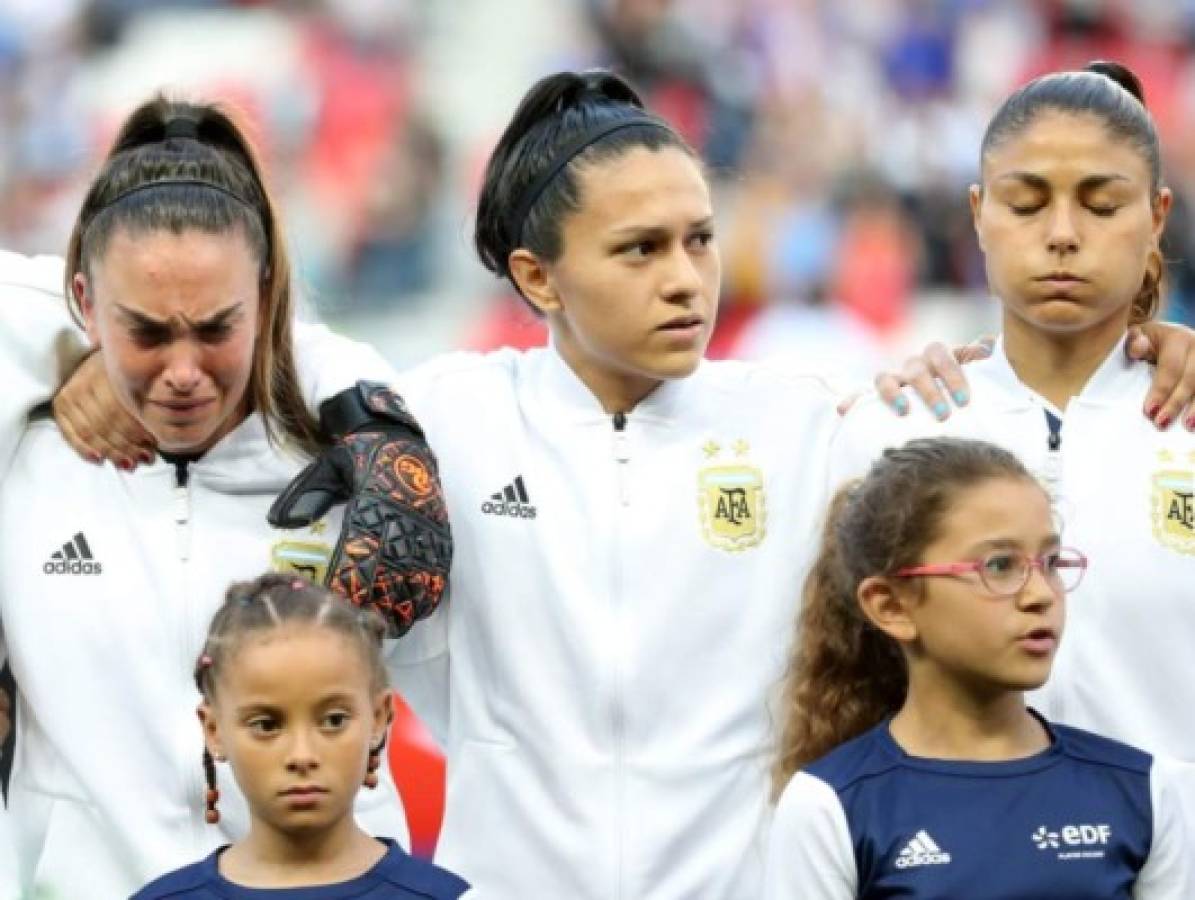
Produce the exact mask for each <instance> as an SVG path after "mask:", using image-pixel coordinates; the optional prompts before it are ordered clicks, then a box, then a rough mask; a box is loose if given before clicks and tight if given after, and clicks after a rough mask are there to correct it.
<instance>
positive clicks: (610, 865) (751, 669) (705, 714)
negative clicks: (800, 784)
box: [399, 348, 837, 900]
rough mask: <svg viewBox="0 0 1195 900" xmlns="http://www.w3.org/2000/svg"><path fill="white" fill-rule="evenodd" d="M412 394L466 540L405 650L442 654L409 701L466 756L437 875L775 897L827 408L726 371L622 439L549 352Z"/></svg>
mask: <svg viewBox="0 0 1195 900" xmlns="http://www.w3.org/2000/svg"><path fill="white" fill-rule="evenodd" d="M399 388H400V390H401V391H402V392H403V395H404V396H405V397H406V399H407V401H408V403H409V404H410V406H411V409H412V411H413V412H414V413H415V415H416V417H417V418H418V419H419V420H420V422H421V423H422V424H423V426H424V428H425V429H426V430H427V433H428V437H429V440H430V442H431V444H432V446H433V448H434V449H435V451H436V454H437V455H438V457H439V460H440V471H441V475H442V478H443V482H444V486H445V493H446V495H447V497H448V506H449V513H450V516H451V520H452V528H453V533H454V536H455V540H456V557H455V560H454V564H453V570H452V580H451V592H452V596H451V599H450V600H449V602H448V603H447V604H445V606H443V607H442V608H441V611H439V612H438V613H437V614H436V616H434V617H433V619H432V620H431V622H430V623H429V624H430V625H431V626H432V627H428V628H426V629H425V630H424V631H423V632H422V634H420V635H418V638H419V640H420V642H421V643H422V646H421V647H420V646H419V645H417V644H416V643H415V642H411V643H409V644H407V645H406V647H403V648H400V651H405V652H408V653H412V652H416V651H417V652H420V653H423V654H424V664H423V665H422V666H414V667H412V668H411V669H410V670H408V671H407V672H406V673H404V674H403V675H401V676H400V677H401V679H402V680H401V682H400V683H401V685H402V689H403V692H404V694H405V695H406V697H407V699H408V700H409V701H411V702H412V703H413V705H414V706H415V708H416V710H417V711H418V712H419V713H420V714H422V715H423V716H424V718H425V720H427V721H429V723H431V724H432V725H433V727H437V726H438V727H439V728H440V729H441V731H442V732H443V731H444V730H446V734H447V738H446V740H447V756H448V796H447V810H446V816H445V821H444V826H443V831H442V834H441V838H440V844H439V849H438V851H437V861H438V862H440V863H441V864H442V865H445V866H447V867H448V868H450V869H452V870H454V871H457V872H459V873H460V874H461V875H462V876H463V877H464V878H466V879H468V880H469V881H470V882H471V883H472V884H473V885H474V886H475V887H476V889H477V890H478V892H479V893H480V894H482V895H484V896H485V897H487V898H497V900H527V898H536V900H539V898H545V900H546V898H553V900H555V898H569V900H681V898H686V900H693V898H701V900H754V898H756V897H758V896H760V893H761V876H762V867H763V854H764V849H765V847H764V837H765V835H764V833H763V828H764V826H765V825H766V819H767V804H766V794H767V787H766V773H767V768H768V766H769V764H770V762H771V758H770V739H771V734H772V726H771V718H770V716H769V710H768V706H767V698H768V695H769V692H770V691H771V690H772V689H773V688H774V687H775V686H776V683H777V682H778V681H779V679H780V676H781V671H782V665H783V661H784V653H785V649H786V647H787V645H788V644H789V640H790V637H791V634H792V628H793V620H794V613H795V610H796V607H797V602H798V595H799V591H800V586H801V577H802V576H803V574H804V572H805V570H806V568H807V566H808V565H809V563H810V559H811V554H812V553H813V551H814V550H815V548H816V540H815V536H816V532H817V527H818V522H819V520H820V518H821V515H822V510H823V507H824V504H825V500H826V493H825V485H826V478H827V475H826V473H827V467H828V459H827V450H828V448H829V443H830V438H831V435H832V432H833V431H834V429H835V428H836V427H837V416H836V414H835V410H834V399H833V396H832V395H831V394H830V392H829V391H828V390H826V389H825V387H824V386H823V385H822V384H821V383H820V382H818V381H815V380H813V379H810V378H797V377H790V376H785V375H783V374H780V373H778V372H776V371H775V370H774V369H771V368H769V367H765V366H760V365H751V364H742V363H730V362H726V363H708V362H707V363H703V364H702V365H701V366H700V368H699V369H698V370H697V372H696V373H695V374H694V375H692V376H691V377H689V378H686V379H683V380H681V381H676V382H668V383H665V384H664V385H662V386H661V387H660V388H659V389H657V390H656V391H655V392H654V393H652V394H651V395H650V396H648V397H647V398H646V399H645V400H644V401H643V402H641V403H640V404H639V405H638V406H637V407H636V408H635V410H634V411H633V412H631V413H630V414H629V415H628V416H627V417H626V422H625V428H624V430H623V431H621V432H619V431H617V430H616V429H615V426H614V421H613V419H612V418H611V416H609V415H607V414H605V413H604V412H603V411H602V410H601V408H600V406H599V404H598V402H597V400H596V399H595V398H594V396H593V395H592V394H591V393H590V392H589V390H588V389H586V388H585V386H584V385H583V384H582V383H581V382H580V381H579V380H578V379H577V377H576V376H575V375H574V374H573V372H572V370H571V369H569V368H568V367H567V365H566V364H565V363H564V362H563V361H562V360H561V359H560V357H559V356H558V355H557V354H556V352H555V351H554V350H552V349H548V348H545V349H540V350H533V351H530V352H527V353H516V352H513V351H499V352H496V353H492V354H487V355H482V356H477V355H470V354H456V355H452V356H449V357H446V358H442V359H440V360H436V361H433V362H432V363H430V364H428V365H427V366H425V367H423V368H420V369H417V370H415V371H413V372H411V373H408V374H407V375H405V376H403V377H401V378H400V380H399ZM436 629H441V630H442V633H443V636H444V640H445V645H444V647H442V648H440V652H441V654H442V655H441V656H439V657H438V658H437V657H435V653H436V647H435V646H434V643H435V642H434V639H433V638H434V635H435V634H436ZM413 635H414V633H413ZM401 643H402V642H400V644H401ZM445 670H448V671H450V675H449V676H448V678H447V685H446V686H445V684H444V683H443V682H440V681H438V680H437V679H438V677H443V676H444V674H445ZM437 688H439V689H440V693H439V694H438V695H437Z"/></svg>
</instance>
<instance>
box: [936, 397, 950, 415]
mask: <svg viewBox="0 0 1195 900" xmlns="http://www.w3.org/2000/svg"><path fill="white" fill-rule="evenodd" d="M948 412H950V410H949V409H947V408H946V404H945V402H943V401H941V400H939V401H938V402H937V403H935V404H934V415H935V416H937V417H938V418H939V419H945V418H946V414H947V413H948Z"/></svg>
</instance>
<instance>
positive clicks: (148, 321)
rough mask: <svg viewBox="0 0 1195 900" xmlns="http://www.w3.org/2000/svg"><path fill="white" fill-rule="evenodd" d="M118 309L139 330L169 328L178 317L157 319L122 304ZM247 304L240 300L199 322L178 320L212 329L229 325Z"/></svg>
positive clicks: (180, 316)
mask: <svg viewBox="0 0 1195 900" xmlns="http://www.w3.org/2000/svg"><path fill="white" fill-rule="evenodd" d="M116 308H117V309H118V310H119V311H120V314H121V315H122V316H123V317H124V318H125V319H126V320H128V321H129V322H131V323H132V324H133V325H135V326H136V327H138V328H147V329H156V328H169V327H170V326H171V324H172V320H173V319H174V318H176V317H174V316H172V317H171V318H170V319H156V318H154V317H153V316H148V315H146V314H145V313H143V312H139V311H137V310H135V309H130V308H129V307H127V306H125V305H124V304H122V303H117V304H116ZM244 308H245V304H244V303H242V302H241V301H240V300H238V301H236V302H235V303H233V304H231V305H229V306H226V307H225V308H224V309H221V310H218V311H216V312H214V313H212V314H211V315H210V316H208V317H207V318H206V319H200V320H199V321H198V322H191V321H189V320H188V319H187V317H186V316H182V315H179V316H177V318H179V319H181V320H182V321H183V322H184V323H185V324H187V325H189V326H190V327H191V328H212V327H217V326H220V325H225V324H227V323H228V322H229V321H230V320H232V319H234V318H235V317H236V316H237V315H238V314H239V313H241V312H243V311H244Z"/></svg>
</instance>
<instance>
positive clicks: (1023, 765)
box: [764, 438, 1193, 900]
mask: <svg viewBox="0 0 1195 900" xmlns="http://www.w3.org/2000/svg"><path fill="white" fill-rule="evenodd" d="M1086 567H1087V560H1086V558H1085V557H1084V556H1083V555H1082V554H1081V553H1080V552H1079V551H1077V550H1072V549H1069V548H1065V547H1063V546H1062V545H1061V544H1060V537H1059V535H1058V533H1057V531H1056V528H1055V525H1054V516H1053V511H1052V509H1051V506H1050V500H1049V496H1048V495H1047V493H1046V491H1045V490H1044V489H1043V488H1042V486H1041V485H1040V484H1039V483H1038V482H1037V481H1036V480H1035V479H1034V478H1032V477H1031V476H1030V475H1029V474H1028V472H1027V471H1026V469H1025V468H1024V466H1023V465H1022V464H1021V463H1020V462H1019V461H1018V460H1017V458H1016V457H1015V456H1014V455H1013V454H1011V453H1009V452H1008V451H1006V450H1003V449H1000V448H998V447H996V446H995V445H992V444H988V443H984V442H981V441H972V440H965V439H960V438H934V439H921V440H914V441H910V442H909V443H907V444H905V445H904V446H902V447H899V448H892V449H888V450H886V451H885V452H884V455H883V457H882V458H881V459H880V460H878V461H877V462H876V463H875V464H874V465H873V466H872V468H871V470H870V472H869V473H868V474H867V476H866V478H864V479H862V481H860V482H855V483H851V484H848V485H847V486H846V487H844V488H842V489H841V490H840V491H839V492H838V494H837V495H836V497H835V499H834V500H833V502H832V504H831V507H830V512H829V519H828V522H827V523H826V526H825V530H824V534H823V538H822V544H821V549H820V552H819V554H818V558H817V560H816V561H815V563H814V565H813V568H812V570H811V572H810V574H809V577H808V579H807V580H806V582H805V591H804V597H803V608H802V611H801V614H800V616H799V621H798V628H797V637H796V641H795V643H794V650H793V656H792V659H791V660H790V663H789V669H788V674H787V676H786V679H785V682H784V691H783V699H782V715H783V726H782V731H781V738H780V746H779V755H778V757H777V760H776V763H775V766H774V769H773V790H774V792H775V793H776V794H779V802H778V805H777V810H776V816H775V821H774V825H773V829H772V833H771V835H770V840H769V848H768V858H767V872H766V876H765V883H766V889H765V894H764V895H765V897H767V898H768V900H781V898H797V897H817V898H819V900H838V898H842V900H848V898H886V897H917V898H947V897H952V898H957V897H966V898H968V900H988V898H991V900H996V898H1009V897H1046V896H1048V897H1054V898H1072V897H1073V898H1080V897H1107V898H1112V897H1136V898H1151V900H1158V898H1168V900H1180V898H1189V897H1191V896H1193V894H1192V893H1191V892H1192V890H1193V888H1192V885H1191V882H1190V878H1191V870H1190V852H1189V850H1190V841H1191V838H1190V837H1189V836H1188V834H1187V831H1186V826H1185V823H1184V822H1183V819H1182V808H1181V805H1180V803H1179V798H1178V796H1177V791H1176V784H1175V783H1174V780H1173V779H1174V775H1173V768H1172V765H1173V764H1170V763H1164V762H1162V761H1161V760H1156V759H1154V758H1152V757H1151V756H1150V755H1149V754H1147V753H1144V752H1142V751H1140V750H1137V749H1134V748H1132V747H1129V746H1127V745H1124V744H1120V743H1118V742H1115V741H1112V740H1109V739H1107V738H1103V737H1098V736H1096V735H1094V734H1091V733H1088V732H1085V731H1080V730H1078V729H1075V728H1070V727H1067V726H1064V725H1058V724H1055V723H1051V722H1047V721H1046V720H1045V719H1044V718H1043V717H1042V716H1040V715H1039V714H1037V713H1036V712H1034V711H1033V710H1031V709H1029V708H1028V707H1027V706H1026V705H1025V699H1024V694H1023V692H1024V691H1027V690H1030V689H1033V688H1037V687H1040V686H1041V685H1042V683H1043V682H1045V680H1046V678H1047V676H1048V675H1049V672H1050V665H1051V662H1052V660H1053V657H1054V652H1055V649H1056V648H1057V646H1058V641H1059V638H1060V636H1061V633H1062V626H1063V621H1064V617H1065V616H1064V612H1065V596H1066V593H1067V591H1069V590H1071V589H1072V588H1074V587H1075V586H1076V585H1077V584H1078V583H1079V581H1080V580H1081V578H1082V576H1083V573H1084V571H1085V570H1086Z"/></svg>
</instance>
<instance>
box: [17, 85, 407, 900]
mask: <svg viewBox="0 0 1195 900" xmlns="http://www.w3.org/2000/svg"><path fill="white" fill-rule="evenodd" d="M67 272H68V273H69V281H70V288H71V296H72V304H73V307H74V310H73V311H74V312H75V313H76V314H77V315H78V317H79V318H80V319H81V321H82V322H83V323H84V324H85V328H86V332H87V335H88V337H89V338H90V340H91V342H92V344H93V345H94V346H97V347H101V348H102V351H103V352H102V354H97V355H98V356H100V357H101V359H102V361H103V364H104V366H105V369H106V372H107V375H108V379H109V382H110V383H111V385H112V387H113V389H114V391H115V394H116V396H117V398H118V400H119V404H120V407H121V409H122V410H123V411H124V412H125V413H127V414H131V416H132V417H133V418H134V419H135V420H136V421H137V423H138V424H139V425H140V427H142V428H144V429H145V430H146V431H147V432H148V433H149V434H150V435H152V437H153V438H154V439H155V440H156V442H157V445H158V447H159V448H160V450H161V454H162V459H161V460H159V461H157V462H156V463H154V464H153V465H149V466H144V467H142V468H140V469H139V470H137V471H128V470H127V469H122V468H117V467H115V466H102V467H100V466H93V465H89V464H88V463H86V462H84V461H83V460H81V459H79V458H78V457H77V456H76V455H75V453H74V451H73V450H72V449H71V447H70V446H69V445H68V444H67V442H66V440H65V438H64V437H63V435H62V433H61V432H60V431H59V429H58V428H57V427H56V425H55V423H54V422H53V421H52V420H50V419H49V418H48V417H41V418H40V419H36V418H35V419H33V420H31V421H29V422H28V423H27V424H26V425H25V427H24V431H23V433H22V434H21V438H20V443H19V445H18V447H17V449H16V452H15V457H14V460H13V462H12V465H11V468H10V469H9V470H8V473H7V476H6V477H5V480H4V485H3V490H2V491H0V520H2V521H3V526H2V527H0V560H2V562H0V623H2V624H0V635H2V643H0V659H3V657H4V654H5V652H7V657H8V661H9V662H10V663H11V665H12V669H13V672H14V673H15V676H16V680H17V684H18V694H17V697H18V699H17V709H16V711H17V716H16V719H17V742H16V755H15V764H14V767H13V777H12V783H11V786H10V792H9V797H8V801H9V804H8V810H7V820H6V825H7V828H8V829H9V830H10V831H11V832H13V840H14V842H15V845H16V850H17V857H18V861H17V870H18V873H19V877H20V881H21V890H22V891H23V893H22V894H21V896H34V895H36V896H43V895H44V896H54V897H71V898H83V897H87V898H94V900H116V898H125V897H128V896H129V894H130V893H132V892H133V891H135V890H136V889H137V888H138V887H140V886H141V885H143V884H145V883H146V882H147V881H149V880H150V879H151V878H154V877H156V876H158V875H160V874H161V873H163V872H165V871H167V870H169V869H172V868H176V867H178V866H179V865H181V864H183V863H186V862H189V861H191V860H194V859H196V858H198V857H200V856H204V855H206V854H207V853H208V852H210V851H211V850H213V849H215V848H216V847H217V846H219V845H221V844H225V843H228V842H229V841H230V840H233V839H235V838H237V837H239V836H240V835H242V834H243V833H244V831H245V829H246V827H247V824H248V818H247V811H246V806H245V802H244V800H243V798H242V796H241V794H240V792H239V791H238V790H237V788H236V786H235V784H234V783H232V781H231V779H229V778H228V777H227V775H226V773H223V772H222V773H221V778H220V790H221V792H222V794H223V795H224V800H223V803H222V809H223V815H222V817H221V819H220V821H219V823H218V824H210V825H209V824H206V823H205V821H204V797H205V790H206V787H205V785H204V782H203V778H202V774H201V773H200V772H199V771H198V766H197V765H196V760H197V758H198V756H197V754H198V752H199V743H198V740H197V734H196V730H195V722H194V715H193V713H192V712H191V710H192V709H193V707H194V697H195V687H194V682H193V680H192V678H191V669H192V666H193V661H194V659H195V658H196V656H197V655H198V652H199V648H200V647H201V646H202V642H203V639H204V632H205V624H206V622H207V621H208V620H209V619H210V618H211V615H212V612H213V611H214V610H215V608H216V607H217V606H218V605H219V602H220V596H221V593H222V591H223V588H224V586H225V585H226V584H227V583H228V581H229V579H231V578H236V577H245V576H250V575H257V574H259V573H261V572H262V571H264V570H266V569H268V568H270V567H271V565H272V564H274V565H277V563H278V561H279V559H280V558H282V557H283V556H285V552H284V551H285V550H286V542H288V541H289V542H291V544H292V549H293V544H294V541H295V540H296V539H301V540H305V541H306V548H307V550H308V556H309V557H310V556H313V555H316V551H317V549H318V547H319V544H320V541H321V540H322V539H321V538H319V537H317V536H311V535H308V534H302V535H291V534H287V533H282V532H279V531H277V530H275V529H273V528H271V527H269V525H268V524H267V522H266V518H265V516H266V511H267V509H268V507H269V505H270V503H271V502H272V501H273V500H274V498H275V496H276V495H277V493H278V491H280V490H281V489H282V488H283V487H285V485H286V484H287V483H288V482H289V481H290V480H291V479H292V478H293V477H294V475H295V473H296V472H297V471H298V470H299V469H300V468H301V466H302V464H303V461H304V458H305V456H308V455H310V454H311V453H312V452H314V451H316V450H318V449H319V448H320V447H321V446H323V442H322V441H321V440H320V439H319V437H318V426H317V424H316V422H315V420H314V418H313V417H312V416H311V414H310V413H309V412H308V411H307V407H306V406H305V405H304V403H303V400H302V395H303V387H302V386H301V384H300V378H299V374H298V371H297V367H296V363H295V358H294V353H293V347H292V337H291V317H292V298H291V294H290V287H289V275H288V268H287V259H286V254H285V249H284V246H283V243H282V239H281V235H280V232H279V228H278V224H277V218H276V215H275V210H274V208H273V206H272V203H271V201H270V199H269V195H268V193H267V191H266V188H265V186H264V184H263V182H262V179H261V176H260V170H259V168H258V165H257V162H256V160H255V158H254V155H253V152H252V150H251V148H250V145H249V144H248V143H247V142H246V140H245V138H244V137H243V135H242V134H241V132H240V131H239V130H238V128H237V126H236V125H235V124H234V123H233V122H232V120H231V119H229V118H228V117H227V116H226V115H225V114H224V113H222V112H221V111H220V110H218V109H217V108H215V107H212V106H206V105H200V104H189V103H181V102H172V101H167V100H154V101H150V102H148V103H145V104H143V105H142V106H140V107H139V108H138V109H137V110H135V111H134V112H133V113H132V114H131V115H130V116H129V118H128V119H127V120H126V121H125V123H124V124H123V126H122V129H121V132H120V134H119V136H118V138H117V140H116V143H115V145H114V148H113V150H112V151H111V153H110V154H109V156H108V158H107V159H106V161H105V163H104V165H103V167H102V169H101V171H100V172H99V174H98V175H97V176H96V178H95V180H94V181H93V183H92V184H91V187H90V189H89V191H88V193H87V195H86V197H85V199H84V202H83V205H82V208H81V210H80V213H79V216H78V219H77V221H76V223H75V227H74V232H73V235H72V240H71V244H70V249H69V252H68V260H67ZM5 290H15V288H13V287H12V286H11V285H5ZM6 299H7V300H8V301H10V302H17V303H28V304H38V303H45V302H47V301H46V297H45V295H44V293H42V294H40V296H39V292H37V291H34V290H32V289H27V291H26V293H24V294H23V295H22V294H19V293H18V294H17V295H16V296H13V295H11V294H10V295H9V296H8V297H6ZM58 302H59V303H61V302H62V300H61V297H59V300H58ZM26 336H28V335H26ZM354 380H355V379H354ZM349 383H351V381H350V382H349ZM337 387H340V385H337ZM14 389H15V385H14ZM317 391H318V385H317ZM129 468H131V467H129ZM339 524H340V521H339V517H337V518H336V519H335V520H334V521H333V522H331V523H330V525H331V529H330V531H331V534H333V535H334V534H336V532H337V530H338V529H339ZM380 774H381V775H382V785H381V787H380V788H379V790H377V791H365V792H362V795H361V796H360V797H359V799H358V800H357V802H356V811H357V814H358V816H359V817H360V821H361V823H362V825H363V826H364V827H365V828H366V829H367V830H368V832H369V833H371V834H375V835H378V836H381V837H392V838H396V839H398V840H400V841H401V840H405V838H406V822H405V817H404V815H403V810H402V805H401V802H400V801H399V799H398V796H397V793H396V792H395V790H394V787H393V784H392V782H391V781H390V779H389V776H388V774H387V773H385V772H384V771H383V772H382V773H380ZM0 824H4V823H0ZM11 874H12V868H11V867H7V871H6V873H5V875H4V876H3V877H0V882H3V881H4V879H5V878H8V877H10V876H11Z"/></svg>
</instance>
